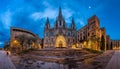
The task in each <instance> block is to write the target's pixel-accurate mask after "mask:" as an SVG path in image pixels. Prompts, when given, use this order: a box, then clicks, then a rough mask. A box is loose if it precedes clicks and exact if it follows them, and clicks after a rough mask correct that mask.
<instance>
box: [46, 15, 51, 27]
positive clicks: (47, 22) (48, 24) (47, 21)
mask: <svg viewBox="0 0 120 69" xmlns="http://www.w3.org/2000/svg"><path fill="white" fill-rule="evenodd" d="M46 28H50V22H49V18H48V17H47V20H46Z"/></svg>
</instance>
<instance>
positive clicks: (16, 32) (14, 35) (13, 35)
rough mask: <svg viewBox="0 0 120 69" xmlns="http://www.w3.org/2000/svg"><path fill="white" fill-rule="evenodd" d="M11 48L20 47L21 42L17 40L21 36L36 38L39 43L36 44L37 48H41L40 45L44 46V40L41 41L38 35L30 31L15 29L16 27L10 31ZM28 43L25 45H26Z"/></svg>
mask: <svg viewBox="0 0 120 69" xmlns="http://www.w3.org/2000/svg"><path fill="white" fill-rule="evenodd" d="M10 35H11V36H10V47H14V46H19V45H20V44H19V42H18V40H17V37H18V36H19V35H25V36H27V37H34V38H36V39H37V41H36V42H35V43H34V45H35V48H38V47H41V46H40V45H41V44H42V39H40V38H39V37H38V36H37V35H36V34H34V33H32V32H30V31H28V30H24V29H21V28H15V27H11V29H10ZM26 44H27V43H25V45H26ZM25 47H27V48H28V47H29V46H25Z"/></svg>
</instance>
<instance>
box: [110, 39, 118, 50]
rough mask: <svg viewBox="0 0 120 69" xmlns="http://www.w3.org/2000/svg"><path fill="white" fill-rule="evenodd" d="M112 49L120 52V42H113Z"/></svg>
mask: <svg viewBox="0 0 120 69" xmlns="http://www.w3.org/2000/svg"><path fill="white" fill-rule="evenodd" d="M111 47H112V49H113V50H120V40H111Z"/></svg>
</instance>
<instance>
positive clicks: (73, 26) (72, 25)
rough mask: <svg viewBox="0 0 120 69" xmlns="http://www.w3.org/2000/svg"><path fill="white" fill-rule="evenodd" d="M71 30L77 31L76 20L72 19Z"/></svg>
mask: <svg viewBox="0 0 120 69" xmlns="http://www.w3.org/2000/svg"><path fill="white" fill-rule="evenodd" d="M71 28H72V29H76V26H75V21H74V18H72V23H71Z"/></svg>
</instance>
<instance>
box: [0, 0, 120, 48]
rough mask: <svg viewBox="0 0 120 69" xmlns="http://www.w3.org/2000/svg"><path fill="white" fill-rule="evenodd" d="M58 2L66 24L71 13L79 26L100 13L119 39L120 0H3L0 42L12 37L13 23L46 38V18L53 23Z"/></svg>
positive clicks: (0, 1) (110, 32)
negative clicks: (44, 35)
mask: <svg viewBox="0 0 120 69" xmlns="http://www.w3.org/2000/svg"><path fill="white" fill-rule="evenodd" d="M59 6H61V8H62V13H63V16H64V18H65V20H66V23H67V26H69V25H70V23H71V19H72V17H74V19H75V23H76V26H77V29H80V28H81V27H83V26H84V25H86V24H87V19H88V18H89V17H91V16H93V15H97V16H98V18H99V19H100V24H101V27H105V28H106V31H107V34H109V35H110V37H111V39H120V30H119V29H120V27H119V26H120V24H119V23H120V0H0V46H1V45H3V43H4V42H6V41H8V40H9V39H10V27H19V28H24V29H27V30H30V31H32V32H34V33H35V34H38V35H39V37H42V38H43V34H44V32H43V30H44V25H45V22H46V18H47V17H49V19H50V24H51V26H52V27H53V25H54V22H55V19H56V17H57V15H58V9H59Z"/></svg>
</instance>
